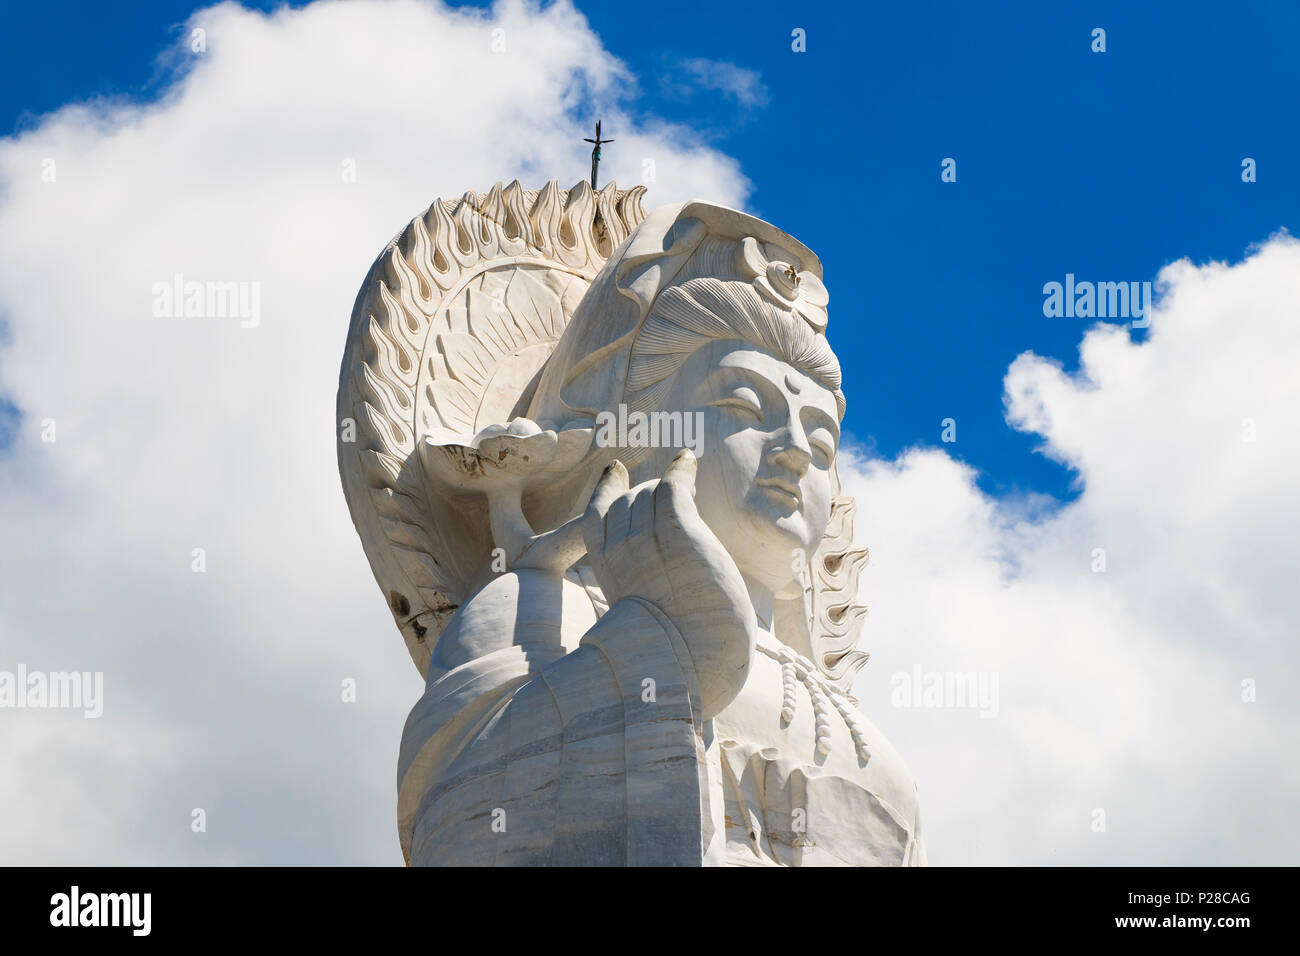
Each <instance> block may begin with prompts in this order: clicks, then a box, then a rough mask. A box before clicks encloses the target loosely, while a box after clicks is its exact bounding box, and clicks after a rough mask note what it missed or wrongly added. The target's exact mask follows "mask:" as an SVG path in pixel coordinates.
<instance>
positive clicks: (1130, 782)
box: [846, 236, 1300, 865]
mask: <svg viewBox="0 0 1300 956" xmlns="http://www.w3.org/2000/svg"><path fill="white" fill-rule="evenodd" d="M1160 281H1161V282H1162V283H1165V284H1167V288H1166V293H1165V296H1164V298H1163V300H1162V301H1161V302H1160V303H1159V306H1158V308H1157V310H1156V312H1155V314H1154V316H1153V320H1152V325H1151V329H1150V336H1149V339H1148V340H1147V341H1145V342H1143V343H1141V344H1135V343H1134V342H1133V341H1132V340H1131V339H1130V336H1129V333H1128V332H1127V331H1126V330H1124V329H1122V328H1119V327H1116V326H1108V325H1099V326H1096V327H1094V328H1092V329H1091V330H1089V331H1088V333H1087V335H1086V336H1085V337H1084V340H1083V343H1082V345H1081V348H1080V358H1081V361H1080V369H1079V372H1078V374H1076V375H1067V374H1065V373H1064V372H1063V371H1062V370H1061V368H1060V367H1059V365H1057V364H1054V363H1052V362H1050V361H1047V360H1044V359H1042V358H1040V357H1038V356H1035V355H1032V354H1025V355H1022V356H1020V357H1019V358H1018V359H1016V361H1015V362H1014V363H1012V365H1011V367H1010V369H1009V371H1008V373H1007V376H1006V383H1005V385H1006V402H1007V416H1008V420H1009V421H1010V422H1011V423H1013V424H1014V425H1015V426H1016V427H1018V428H1021V429H1024V430H1026V431H1031V432H1034V433H1037V434H1039V435H1041V436H1042V438H1043V444H1044V451H1045V452H1046V453H1048V454H1049V455H1051V456H1052V457H1053V458H1056V459H1058V460H1060V461H1061V462H1063V463H1065V464H1066V465H1068V467H1070V468H1071V469H1074V470H1075V471H1076V472H1077V473H1078V477H1079V480H1080V483H1081V491H1080V494H1079V496H1078V498H1077V499H1076V500H1075V501H1073V502H1072V503H1070V504H1069V505H1067V506H1064V507H1062V508H1060V509H1057V510H1055V511H1053V512H1051V513H1049V514H1047V515H1043V514H1042V513H1041V509H1040V508H1038V507H1037V505H1038V504H1039V503H1032V502H1012V501H1004V502H996V501H994V500H992V499H990V498H989V497H987V496H985V495H984V494H983V493H981V492H980V491H979V489H978V488H977V487H976V486H975V483H974V479H975V474H974V473H973V472H972V471H971V469H970V468H968V467H967V466H965V465H963V464H961V463H959V462H957V461H954V460H953V459H952V458H950V457H949V456H948V455H947V454H946V453H945V452H942V451H938V450H935V449H916V450H913V451H910V452H908V453H907V454H905V455H903V456H901V457H900V458H899V459H898V460H897V461H892V462H891V461H882V460H879V459H876V460H865V459H862V458H859V459H857V460H856V461H854V462H853V463H852V464H851V465H850V466H849V467H848V468H846V472H847V474H848V477H847V478H846V486H847V487H846V490H847V491H848V492H849V493H852V494H854V495H856V496H857V498H858V503H859V509H860V515H861V517H860V518H859V522H858V528H857V534H858V537H859V539H860V540H861V541H862V542H863V543H865V544H867V545H869V546H870V547H871V552H872V561H871V564H870V565H869V566H868V570H867V571H866V572H864V575H863V587H862V594H863V598H864V599H865V600H866V601H867V602H868V604H869V605H870V606H871V614H870V616H869V617H868V619H867V625H866V634H865V640H864V644H865V646H866V647H867V648H868V649H869V650H871V651H872V661H871V663H870V664H868V666H867V668H866V669H865V671H864V672H863V674H862V676H861V677H860V678H859V683H858V685H857V691H858V694H859V697H860V699H861V700H862V702H863V705H864V707H865V708H866V710H867V712H868V714H870V715H871V716H872V717H873V719H875V720H877V722H878V723H879V724H880V725H881V726H882V728H883V729H885V731H886V733H887V734H888V735H889V736H890V737H891V739H892V742H893V743H894V744H895V746H896V747H897V748H898V749H899V751H900V752H901V753H902V754H903V755H904V756H905V757H906V758H907V760H908V761H909V764H910V765H911V767H912V770H913V771H914V773H915V774H916V775H917V777H918V779H919V782H920V786H921V796H922V812H923V815H924V817H925V821H926V827H927V829H928V837H929V841H930V856H931V861H932V862H935V863H952V864H966V863H999V864H1000V863H1049V864H1050V863H1067V862H1072V863H1111V864H1125V865H1128V864H1228V863H1241V864H1257V863H1272V864H1279V863H1294V862H1295V860H1296V857H1297V851H1300V824H1297V822H1296V820H1295V814H1294V809H1295V806H1296V804H1297V802H1298V801H1300V771H1298V770H1297V767H1296V763H1295V747H1296V741H1297V738H1298V734H1297V731H1298V730H1300V721H1298V720H1297V718H1298V716H1300V706H1297V703H1296V701H1295V694H1294V689H1295V686H1296V683H1295V682H1296V677H1297V671H1298V670H1300V651H1298V650H1297V642H1296V634H1295V627H1296V622H1297V621H1300V597H1298V596H1297V588H1296V580H1297V576H1298V575H1300V506H1297V502H1296V489H1297V488H1300V447H1298V446H1297V444H1296V441H1295V438H1294V429H1295V421H1296V418H1297V415H1298V414H1300V399H1298V395H1297V391H1296V385H1295V379H1294V376H1295V372H1296V369H1297V368H1300V321H1297V320H1298V319H1300V310H1298V305H1297V304H1298V303H1300V242H1297V241H1295V240H1294V239H1291V238H1289V237H1286V236H1280V237H1277V238H1275V239H1274V240H1273V241H1271V242H1269V243H1267V244H1266V245H1265V246H1264V247H1263V248H1262V249H1259V250H1255V251H1254V252H1253V254H1252V255H1251V256H1250V257H1249V258H1248V259H1247V260H1246V261H1244V262H1242V263H1239V264H1237V265H1234V266H1231V267H1229V266H1226V265H1223V264H1212V265H1207V266H1203V267H1200V268H1197V267H1194V266H1192V265H1191V264H1190V263H1188V262H1185V261H1184V262H1178V263H1175V264H1174V265H1171V266H1169V267H1167V268H1166V269H1165V270H1163V271H1162V273H1161V275H1160ZM1248 419H1249V420H1250V421H1251V422H1253V423H1254V427H1255V434H1256V440H1255V441H1253V442H1252V441H1244V440H1243V436H1244V435H1245V436H1246V437H1249V428H1250V427H1251V426H1250V422H1248V421H1247V420H1248ZM958 447H960V446H958ZM1096 548H1104V549H1105V559H1106V565H1105V567H1106V570H1105V572H1104V573H1095V572H1094V571H1093V570H1092V567H1093V563H1094V557H1093V555H1094V549H1096ZM918 664H919V665H921V666H922V668H923V669H924V670H925V671H927V672H929V671H940V672H943V671H956V672H966V671H976V672H979V671H985V672H996V673H997V674H998V675H999V692H1000V694H999V697H1000V701H999V703H1000V709H999V714H998V716H997V717H995V718H981V717H980V716H979V715H978V712H977V711H976V710H973V709H965V710H944V709H915V708H912V709H908V708H893V707H891V706H890V696H891V691H892V690H893V685H892V684H891V677H892V675H894V674H895V673H897V672H909V673H910V672H912V671H913V669H914V667H915V666H916V665H918ZM1245 679H1253V680H1255V681H1256V682H1257V689H1258V700H1257V701H1256V702H1255V703H1245V702H1243V700H1242V681H1243V680H1245ZM1097 808H1100V809H1102V810H1104V811H1105V814H1106V817H1105V823H1106V831H1105V832H1104V833H1094V832H1093V830H1092V823H1093V811H1094V809H1097Z"/></svg>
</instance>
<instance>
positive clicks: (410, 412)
mask: <svg viewBox="0 0 1300 956" xmlns="http://www.w3.org/2000/svg"><path fill="white" fill-rule="evenodd" d="M644 192H645V189H644V187H641V186H638V187H635V188H633V189H630V190H619V189H617V187H616V186H615V184H613V183H610V184H609V185H607V186H606V187H605V188H604V189H602V190H601V191H600V192H599V193H596V192H593V191H592V190H591V188H590V186H588V185H587V184H586V183H579V184H578V185H576V186H574V187H573V188H572V189H569V190H561V189H559V188H558V187H557V185H556V183H555V182H554V181H551V182H550V183H548V184H547V185H546V187H544V188H543V189H541V190H525V189H523V188H521V187H520V185H519V183H518V182H514V183H511V184H510V185H509V186H507V187H504V188H503V187H502V186H501V184H500V183H498V184H497V185H496V186H495V187H494V188H493V189H492V190H491V191H490V192H489V193H487V194H479V193H472V192H471V193H466V194H465V195H464V196H463V197H462V198H461V199H459V200H454V201H441V200H439V201H436V202H434V203H433V205H431V206H430V207H429V209H428V210H426V211H425V212H424V213H423V214H422V215H420V216H417V217H416V218H415V219H414V220H412V221H411V223H410V224H409V225H408V226H407V227H406V228H405V229H404V230H403V231H402V232H401V233H400V234H399V235H398V236H397V237H396V238H394V239H393V241H392V242H390V243H389V245H388V246H387V247H386V248H385V249H384V251H383V252H382V253H381V254H380V256H379V258H378V259H377V260H376V262H375V264H374V266H372V268H371V270H370V273H369V275H368V276H367V278H366V280H365V282H364V283H363V284H362V288H361V291H360V292H359V294H358V296H357V301H356V305H355V307H354V309H353V314H352V322H351V326H350V329H349V333H348V341H347V346H346V349H345V352H344V358H343V364H342V369H341V373H340V381H339V396H338V418H339V425H340V428H339V435H340V438H339V443H338V454H339V471H340V475H341V477H342V480H343V486H344V492H345V496H346V498H347V500H348V506H349V509H350V511H351V513H352V518H353V522H354V524H355V525H356V527H357V530H358V533H359V534H360V537H361V539H362V543H363V545H364V547H365V549H366V555H367V557H368V558H369V560H370V564H371V568H372V570H373V571H374V574H375V578H376V580H377V582H378V583H379V585H380V588H381V589H382V590H383V592H384V594H385V595H386V597H387V598H388V601H389V607H390V609H391V611H392V613H393V616H394V619H395V621H396V623H397V625H398V627H399V629H400V630H401V632H402V634H403V637H404V639H405V640H406V645H407V648H408V650H409V652H410V654H411V657H412V659H413V660H414V661H415V663H416V666H417V667H418V668H419V670H420V673H421V674H422V675H425V674H426V673H427V670H428V667H429V662H430V657H431V650H432V646H433V644H434V643H435V642H436V639H437V636H438V634H440V633H441V631H442V629H443V627H444V626H445V625H446V623H447V622H448V621H449V620H450V617H451V615H452V614H453V613H454V612H455V609H456V607H457V606H458V605H459V604H460V603H461V602H462V601H463V600H464V599H465V598H467V597H468V596H469V594H468V590H469V587H470V582H471V580H472V579H473V578H474V576H475V575H476V574H477V573H478V572H479V570H480V569H481V568H482V567H483V565H484V564H485V563H486V562H487V561H488V560H489V558H490V556H491V550H492V548H493V547H494V546H496V547H502V548H504V549H505V550H506V552H507V555H508V557H509V558H510V559H512V560H513V559H514V558H516V557H518V555H519V554H520V553H522V552H523V551H524V550H526V549H527V548H528V547H529V545H530V544H531V543H532V542H533V541H535V540H536V539H537V537H538V535H536V534H535V531H534V528H533V527H532V525H531V524H530V523H529V521H528V519H527V518H526V517H525V515H524V510H523V507H522V502H523V500H524V496H526V495H527V493H528V491H529V489H532V488H537V487H539V486H544V485H545V484H546V483H547V482H551V481H554V480H556V479H557V478H559V477H560V476H565V475H569V474H572V473H575V472H576V471H580V470H581V469H582V467H583V465H584V463H588V462H590V461H591V460H593V459H592V455H593V450H592V447H591V446H592V441H593V433H594V429H593V425H594V422H592V421H591V420H590V418H589V417H584V416H583V415H581V414H579V415H576V416H575V415H573V414H571V412H572V411H574V407H573V406H568V407H567V409H566V411H565V413H564V414H555V415H549V414H547V415H539V414H538V413H537V411H538V402H537V401H535V396H537V393H538V391H539V388H540V387H541V385H542V383H545V382H546V376H547V375H548V374H550V373H553V372H555V371H556V368H555V364H556V363H555V362H552V361H550V359H551V356H552V353H553V352H554V351H555V350H556V347H557V344H558V343H559V341H560V339H561V336H562V334H563V333H564V331H565V329H566V327H567V326H568V325H569V322H570V319H571V318H573V316H574V313H575V311H576V310H577V308H578V306H579V304H580V303H581V302H582V301H583V300H584V297H586V295H587V292H588V289H589V288H591V286H592V282H593V280H595V279H597V277H598V275H601V273H602V268H603V267H604V265H605V263H606V260H607V259H608V258H609V257H610V256H611V254H612V253H613V252H614V251H615V249H616V248H618V247H619V246H620V244H622V243H623V242H624V240H625V239H627V238H628V237H629V235H631V234H632V233H633V231H634V230H636V228H637V226H638V225H639V224H640V223H642V221H643V220H645V219H646V216H645V213H644V211H643V210H642V208H641V203H640V200H641V196H642V195H643V194H644ZM676 208H677V210H678V212H679V213H683V214H686V213H689V215H683V224H684V225H685V227H686V228H687V229H688V230H689V229H690V228H693V227H692V226H691V223H692V222H693V220H691V219H690V216H693V215H703V216H705V217H706V218H713V219H715V220H717V221H718V222H724V223H726V224H728V225H727V227H728V228H732V229H735V228H739V229H741V230H742V231H741V232H740V233H738V235H743V236H745V237H746V238H744V240H743V241H741V243H740V248H739V250H738V251H737V253H736V255H737V260H736V261H735V262H734V263H733V265H732V269H734V270H735V272H736V273H738V274H739V275H740V276H742V277H747V279H748V281H750V282H752V284H753V287H754V288H755V289H756V290H757V291H758V293H759V294H760V295H761V296H763V297H764V298H766V299H768V300H770V301H771V302H772V303H773V304H775V305H776V306H778V307H779V308H780V309H782V310H783V311H787V312H791V313H794V314H796V315H798V316H799V317H800V318H801V319H802V320H803V322H805V323H807V325H808V326H809V327H810V328H811V329H812V331H813V332H815V333H823V332H824V330H825V328H826V315H827V312H826V305H827V295H826V289H825V286H824V285H823V284H822V282H821V278H820V271H821V270H820V264H819V263H817V262H816V257H815V256H813V255H812V253H811V252H809V251H808V250H807V249H806V248H804V247H803V246H802V245H801V244H799V243H798V242H797V241H796V240H793V239H792V238H791V237H789V236H786V235H785V234H784V233H780V232H779V231H778V230H775V228H774V227H772V226H770V225H768V224H766V223H761V221H758V220H754V219H752V217H748V216H745V215H744V214H743V213H738V212H735V211H734V210H727V209H725V208H724V207H718V206H714V205H712V204H704V203H698V202H696V203H688V204H683V206H681V207H676ZM665 212H667V210H660V211H658V212H656V214H655V215H656V216H661V215H662V214H663V213H665ZM696 225H698V223H696ZM714 225H715V227H716V225H717V223H716V222H715V224H714ZM674 228H676V225H675V226H674ZM755 229H757V232H758V233H759V235H760V236H762V235H768V236H769V237H771V238H774V239H779V240H780V245H779V246H774V245H771V244H768V243H765V242H760V238H756V237H755V236H754V235H751V234H750V233H751V232H753V231H754V230H755ZM745 230H749V232H746V231H745ZM648 238H649V239H650V240H651V243H652V246H657V248H658V250H659V251H658V252H655V249H654V248H649V249H648V250H647V251H646V254H643V253H642V252H641V251H640V250H638V249H636V248H634V247H631V246H630V247H629V248H628V249H624V250H623V253H622V254H623V256H624V260H623V262H621V263H620V270H619V272H618V275H617V276H612V275H610V274H609V271H608V270H606V272H605V273H604V275H605V277H606V278H607V279H609V280H614V279H617V281H619V283H620V285H621V287H620V290H619V293H620V294H621V295H623V296H634V294H635V291H636V288H637V287H638V284H639V283H642V279H641V278H638V276H641V275H642V274H643V272H644V270H646V269H654V268H655V267H654V265H653V260H654V259H655V258H656V257H657V256H666V255H667V256H671V254H672V253H673V251H674V249H673V248H672V246H673V242H674V241H676V242H678V244H679V245H681V244H682V243H685V244H686V245H690V244H691V243H692V240H691V239H690V237H689V236H688V235H685V234H683V235H679V236H676V238H675V239H674V237H673V236H671V235H670V236H666V237H663V238H662V239H661V238H659V237H656V236H649V237H648ZM694 241H695V242H698V238H696V239H695V240H694ZM633 245H634V244H633ZM786 247H788V248H792V249H795V250H797V252H796V255H794V256H793V257H792V256H791V255H789V254H783V253H785V252H786ZM683 248H685V246H683ZM792 258H794V259H796V260H797V262H791V261H790V260H791V259H792ZM638 261H639V262H640V265H637V264H636V263H637V262H638ZM801 264H802V265H801ZM809 264H811V268H809V267H808V265H809ZM629 267H632V268H633V272H632V273H631V274H628V273H627V272H626V270H627V269H628V268H629ZM637 270H640V271H637ZM625 280H626V282H627V285H626V287H622V284H623V283H624V282H625ZM592 291H593V292H594V291H595V290H594V289H593V290H592ZM643 315H644V313H643ZM601 351H604V349H602V350H601ZM586 354H587V355H588V356H590V357H591V358H594V357H595V356H592V355H591V353H590V352H588V353H586ZM557 358H559V356H557ZM573 360H574V356H566V357H565V359H564V362H565V364H566V365H567V367H570V368H571V367H572V364H570V363H571V362H572V361H573ZM840 400H841V401H842V398H840ZM566 404H567V403H566ZM529 415H531V416H532V417H531V418H530V417H528V416H529ZM555 421H561V422H562V424H561V425H559V426H556V425H555V424H553V422H555ZM349 424H351V425H352V426H353V427H354V429H355V440H352V439H351V437H350V434H349V432H350V429H349ZM832 477H833V481H834V483H835V484H834V487H835V492H836V495H837V497H836V498H835V500H834V502H833V504H832V511H831V519H830V523H829V526H828V528H827V530H826V533H825V535H824V537H823V541H822V543H821V546H820V547H819V549H818V550H817V552H816V553H815V554H814V555H813V557H812V560H811V562H810V564H809V566H808V567H807V568H805V570H804V573H803V594H802V596H800V597H795V598H793V599H791V600H783V601H778V608H777V620H776V622H775V625H776V627H777V630H778V633H779V634H781V635H782V639H783V640H787V643H791V644H792V645H793V646H795V647H797V648H803V649H806V650H807V651H809V652H810V656H812V657H813V659H814V660H815V661H816V662H817V664H818V666H819V668H821V670H822V671H823V673H824V674H825V675H826V676H827V677H828V678H829V679H831V680H832V681H833V682H835V683H836V684H838V685H839V686H840V687H841V688H842V689H843V690H845V691H847V690H848V687H849V685H850V684H851V681H852V677H853V675H854V674H855V673H856V671H857V670H858V668H859V667H861V665H862V664H863V663H865V661H866V654H865V653H863V652H861V651H859V650H857V649H856V645H857V635H858V631H859V629H860V626H861V623H862V618H863V616H864V615H865V613H866V609H865V607H862V606H861V605H857V604H855V603H854V598H855V595H856V591H857V580H858V573H859V572H860V570H861V568H862V566H863V564H865V561H866V551H865V549H860V548H859V549H855V548H853V547H852V536H853V534H852V532H853V513H854V504H853V500H852V499H851V498H847V497H842V496H838V492H839V481H838V476H837V475H834V474H833V476H832ZM543 530H547V529H543Z"/></svg>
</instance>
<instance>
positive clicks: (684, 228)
mask: <svg viewBox="0 0 1300 956" xmlns="http://www.w3.org/2000/svg"><path fill="white" fill-rule="evenodd" d="M708 231H709V230H708V227H707V226H706V225H705V224H704V223H702V222H700V221H699V220H698V219H679V220H677V221H676V222H674V223H673V225H672V227H671V228H670V229H669V230H668V232H667V233H666V234H664V235H663V236H656V235H654V233H653V232H651V231H648V230H647V231H643V232H642V233H641V234H640V235H639V236H637V237H635V238H633V240H632V243H631V245H629V246H628V248H627V251H626V252H624V253H623V259H622V261H621V262H620V263H619V266H618V272H617V277H616V281H617V283H618V291H619V292H621V293H622V294H623V295H625V296H627V297H628V298H629V299H632V300H633V301H634V302H636V303H638V304H639V305H640V307H641V308H640V313H641V315H643V316H644V315H645V314H646V312H647V311H649V309H650V304H651V303H652V302H654V300H655V296H657V295H658V294H659V292H660V290H661V289H663V288H664V287H665V286H666V285H668V284H669V283H670V282H672V281H673V277H674V276H676V275H677V273H678V272H680V271H681V268H682V266H684V265H686V260H688V259H689V258H690V257H691V254H692V253H693V252H695V249H696V247H697V246H699V244H700V243H701V242H703V241H704V237H705V236H706V235H707V234H708Z"/></svg>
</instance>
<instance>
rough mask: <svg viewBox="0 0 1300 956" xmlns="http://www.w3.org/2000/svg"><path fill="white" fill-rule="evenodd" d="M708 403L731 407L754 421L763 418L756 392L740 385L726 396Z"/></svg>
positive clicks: (760, 403)
mask: <svg viewBox="0 0 1300 956" xmlns="http://www.w3.org/2000/svg"><path fill="white" fill-rule="evenodd" d="M709 405H711V406H713V407H716V408H731V409H735V410H736V411H738V412H740V413H741V414H747V415H749V416H751V417H752V418H753V419H754V420H755V421H762V419H763V403H762V401H761V400H760V399H759V397H758V393H757V392H755V391H754V390H753V389H752V388H746V387H745V386H743V385H742V386H740V387H739V388H737V389H736V390H735V391H733V392H732V393H731V394H730V395H729V396H727V397H726V398H720V399H718V400H717V401H716V402H709Z"/></svg>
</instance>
